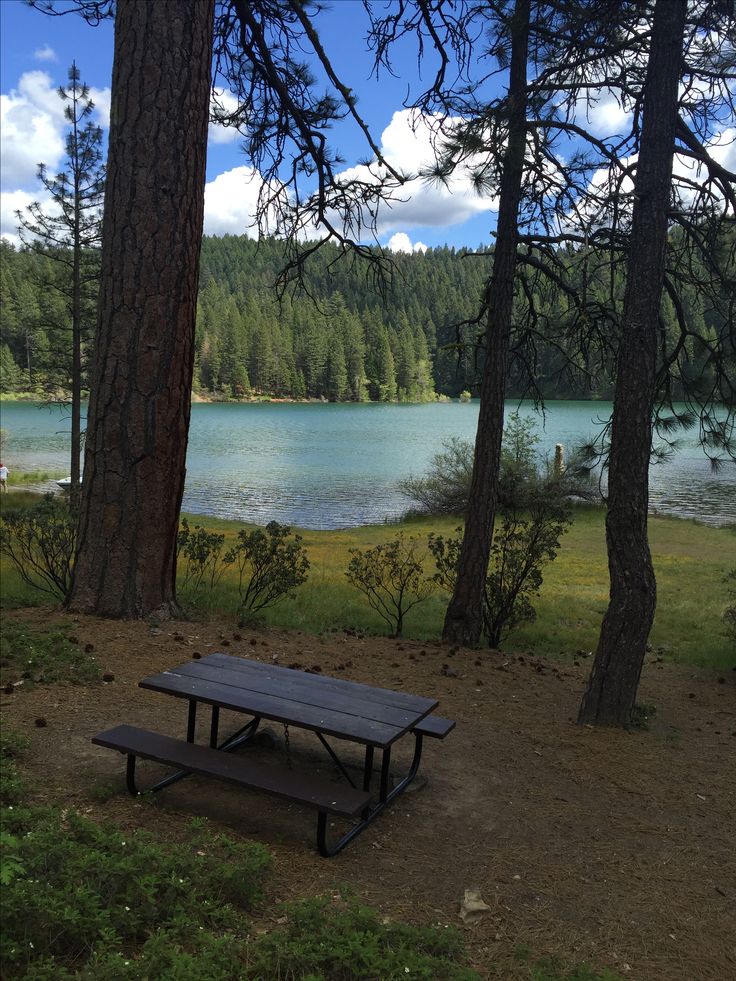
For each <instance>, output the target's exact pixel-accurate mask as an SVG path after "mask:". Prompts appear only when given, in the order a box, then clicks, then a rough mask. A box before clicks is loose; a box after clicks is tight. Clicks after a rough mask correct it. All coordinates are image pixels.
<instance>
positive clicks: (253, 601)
mask: <svg viewBox="0 0 736 981" xmlns="http://www.w3.org/2000/svg"><path fill="white" fill-rule="evenodd" d="M290 535H291V528H290V527H289V526H288V525H280V524H279V523H278V522H277V521H270V522H269V523H268V524H267V525H266V527H265V529H264V528H256V529H254V530H253V531H245V530H242V531H240V532H238V540H237V544H236V545H235V547H234V548H233V549H232V551H231V552H230V553H228V556H226V558H228V557H229V556H232V561H234V562H235V564H236V567H237V570H238V594H239V596H240V605H239V615H240V622H241V624H243V623H245V622H247V621H249V620H252V619H253V617H255V615H256V614H257V613H258V612H259V611H260V610H263V609H265V608H266V607H267V606H272V605H273V604H274V603H277V602H278V601H279V600H281V599H284V597H286V596H291V595H293V591H294V590H295V589H296V588H297V586H301V585H302V583H304V582H306V580H307V572H308V570H309V559H308V558H307V552H306V549H305V548H304V545H303V544H302V537H301V535H294V536H293V537H292V538H289V536H290Z"/></svg>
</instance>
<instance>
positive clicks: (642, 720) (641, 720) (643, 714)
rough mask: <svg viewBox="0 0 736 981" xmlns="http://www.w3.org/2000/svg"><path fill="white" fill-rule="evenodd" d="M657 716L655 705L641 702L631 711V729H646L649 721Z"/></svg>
mask: <svg viewBox="0 0 736 981" xmlns="http://www.w3.org/2000/svg"><path fill="white" fill-rule="evenodd" d="M656 714H657V706H656V705H647V704H646V703H644V702H642V703H641V704H639V703H637V704H636V705H635V706H634V707H633V708H632V710H631V720H630V724H631V728H632V729H648V728H649V720H650V719H653V718H654V716H655V715H656Z"/></svg>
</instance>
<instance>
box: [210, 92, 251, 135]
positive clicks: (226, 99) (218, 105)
mask: <svg viewBox="0 0 736 981" xmlns="http://www.w3.org/2000/svg"><path fill="white" fill-rule="evenodd" d="M237 108H238V100H237V98H236V97H235V95H234V94H233V93H232V92H228V91H227V90H226V89H214V90H213V92H212V99H211V101H210V126H209V130H208V134H207V135H208V139H209V141H210V143H217V144H223V143H235V142H236V141H237V140H239V139H242V134H241V133H240V131H239V128H238V127H237V126H223V125H222V123H218V122H217V119H220V118H222V117H223V116H229V115H231V114H232V113H234V112H235V111H236V110H237Z"/></svg>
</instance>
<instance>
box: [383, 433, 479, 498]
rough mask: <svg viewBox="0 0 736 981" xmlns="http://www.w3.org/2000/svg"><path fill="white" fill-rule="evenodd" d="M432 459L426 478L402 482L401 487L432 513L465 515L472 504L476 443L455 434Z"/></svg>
mask: <svg viewBox="0 0 736 981" xmlns="http://www.w3.org/2000/svg"><path fill="white" fill-rule="evenodd" d="M442 445H443V446H444V449H443V450H442V451H441V452H440V453H436V454H435V455H434V456H433V457H432V460H431V463H430V465H429V470H428V471H427V473H426V474H425V475H424V476H423V477H407V478H406V479H405V480H401V481H399V489H400V490H401V492H402V493H403V494H406V496H407V497H410V498H411V499H412V500H413V501H415V502H416V503H417V504H418V505H419V506H420V508H421V510H422V511H427V512H428V513H429V514H462V513H463V512H464V511H465V509H466V508H467V506H468V492H469V491H470V478H471V476H472V474H473V444H472V443H471V442H470V441H469V440H467V439H459V438H458V437H453V438H452V439H449V440H447V441H446V442H444V443H443V444H442Z"/></svg>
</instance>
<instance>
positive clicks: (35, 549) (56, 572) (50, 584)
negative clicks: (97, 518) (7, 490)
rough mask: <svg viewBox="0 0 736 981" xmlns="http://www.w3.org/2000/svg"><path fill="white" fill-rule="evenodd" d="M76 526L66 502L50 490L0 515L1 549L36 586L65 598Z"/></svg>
mask: <svg viewBox="0 0 736 981" xmlns="http://www.w3.org/2000/svg"><path fill="white" fill-rule="evenodd" d="M75 539H76V529H75V524H74V520H73V518H72V515H71V513H70V511H69V508H68V506H67V504H66V502H64V501H61V500H60V499H59V498H56V497H54V496H53V494H47V495H46V496H45V497H44V498H43V499H42V500H41V501H40V502H39V503H38V504H36V505H35V506H33V507H30V508H22V509H18V510H15V511H8V512H7V513H5V514H3V516H2V518H0V552H2V553H3V554H4V555H7V556H8V558H9V559H10V560H11V562H12V563H13V565H14V566H15V567H16V569H17V570H18V573H19V574H20V577H21V579H22V580H23V582H25V583H26V584H27V585H28V586H31V587H32V588H33V589H38V590H41V592H44V593H49V594H51V595H52V596H54V597H57V598H59V599H63V598H64V596H66V594H67V592H68V591H69V586H70V585H71V578H72V571H73V568H74V544H75Z"/></svg>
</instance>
